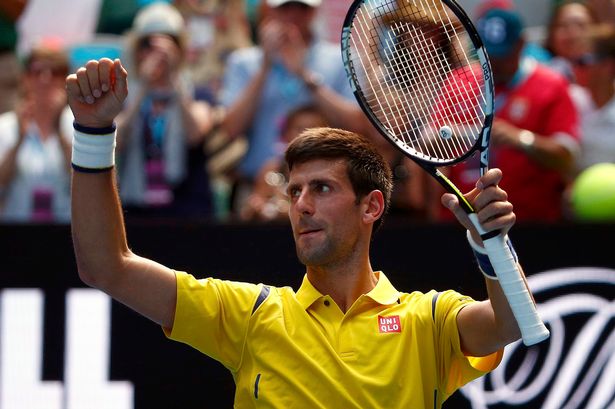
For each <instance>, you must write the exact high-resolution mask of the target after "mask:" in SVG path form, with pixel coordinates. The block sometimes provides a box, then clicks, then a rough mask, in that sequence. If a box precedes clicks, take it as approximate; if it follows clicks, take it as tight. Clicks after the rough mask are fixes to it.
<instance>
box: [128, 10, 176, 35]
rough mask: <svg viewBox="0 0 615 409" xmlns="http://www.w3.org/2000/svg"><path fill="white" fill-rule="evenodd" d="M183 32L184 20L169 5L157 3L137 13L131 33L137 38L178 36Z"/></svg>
mask: <svg viewBox="0 0 615 409" xmlns="http://www.w3.org/2000/svg"><path fill="white" fill-rule="evenodd" d="M184 30H185V25H184V19H183V17H182V15H181V14H180V13H179V11H178V10H177V9H176V8H175V7H173V6H172V5H170V4H167V3H162V2H157V3H152V4H151V5H149V6H146V7H144V8H143V9H141V10H140V11H139V13H137V16H136V17H135V21H134V24H133V31H134V32H135V33H136V35H137V36H144V35H149V34H170V35H174V36H180V35H181V34H182V32H183V31H184Z"/></svg>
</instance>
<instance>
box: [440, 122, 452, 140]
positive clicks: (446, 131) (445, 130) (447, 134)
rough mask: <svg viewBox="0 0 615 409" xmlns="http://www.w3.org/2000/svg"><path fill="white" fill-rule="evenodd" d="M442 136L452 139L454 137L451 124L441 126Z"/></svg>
mask: <svg viewBox="0 0 615 409" xmlns="http://www.w3.org/2000/svg"><path fill="white" fill-rule="evenodd" d="M440 137H441V138H442V139H451V138H452V137H453V130H452V129H451V127H450V126H448V125H444V126H442V127H441V128H440Z"/></svg>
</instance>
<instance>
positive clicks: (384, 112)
mask: <svg viewBox="0 0 615 409" xmlns="http://www.w3.org/2000/svg"><path fill="white" fill-rule="evenodd" d="M387 18H389V19H392V20H394V21H395V22H386V21H385V20H386V19H387ZM469 44H470V40H469V39H468V38H467V33H466V32H465V30H464V29H462V27H461V24H460V23H459V22H455V21H453V20H452V19H451V16H450V14H449V13H447V11H446V8H445V6H444V5H443V4H442V3H441V2H440V1H438V0H416V1H410V0H406V1H402V0H398V1H382V0H373V1H369V0H368V1H366V2H364V4H363V5H362V6H361V8H360V9H359V10H358V11H357V13H356V16H355V19H354V22H353V24H352V27H351V31H350V38H349V45H350V49H351V50H350V52H351V55H350V58H349V62H350V64H351V65H352V66H353V67H352V68H353V70H352V71H353V75H354V76H355V79H356V81H357V83H358V84H359V87H358V88H359V89H360V91H361V92H362V93H363V96H364V99H365V101H366V103H367V104H368V105H369V107H370V108H371V110H372V112H373V114H374V115H375V117H376V119H377V120H378V121H379V122H381V124H382V126H383V127H384V128H385V129H386V131H387V132H388V135H389V137H390V138H392V139H393V140H394V141H395V142H396V143H398V145H400V146H401V147H403V148H404V150H406V151H408V152H409V153H411V154H413V155H415V156H420V157H423V158H425V159H430V160H439V161H448V160H451V159H455V158H458V157H460V156H463V155H464V154H465V153H467V152H469V151H470V150H471V149H472V148H473V146H474V144H475V143H476V141H477V139H478V138H479V136H480V133H481V131H482V125H483V123H484V119H485V116H486V114H485V112H486V110H485V109H484V108H483V106H485V105H486V104H487V98H486V97H485V96H484V95H483V92H482V88H483V85H484V80H483V78H482V71H480V70H477V69H476V68H474V67H477V66H478V68H480V66H479V64H478V57H477V56H476V52H475V51H474V50H473V49H471V48H469V47H468V46H469ZM445 127H448V128H450V129H451V130H452V135H449V137H448V138H442V137H440V136H439V133H440V132H439V131H440V130H441V129H443V128H445ZM404 145H405V146H404Z"/></svg>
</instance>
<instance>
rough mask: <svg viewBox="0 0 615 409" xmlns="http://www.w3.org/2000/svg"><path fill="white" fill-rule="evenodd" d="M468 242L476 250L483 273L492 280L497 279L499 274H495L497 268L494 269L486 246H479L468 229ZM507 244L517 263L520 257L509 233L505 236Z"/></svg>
mask: <svg viewBox="0 0 615 409" xmlns="http://www.w3.org/2000/svg"><path fill="white" fill-rule="evenodd" d="M467 238H468V243H470V247H471V248H472V252H474V257H475V258H476V261H477V262H478V269H479V270H480V271H481V272H482V273H483V275H484V276H485V277H487V278H489V279H491V280H497V279H498V276H497V275H496V274H495V270H494V269H493V265H491V261H490V260H489V256H488V255H487V251H486V250H485V248H484V247H482V246H479V245H478V244H477V243H476V242H475V241H474V239H472V234H470V231H469V230H468V231H467ZM505 241H506V245H508V248H509V249H510V252H511V254H512V256H513V258H514V259H515V263H516V262H517V261H519V257H517V252H516V251H515V248H514V247H513V245H512V243H511V241H510V239H509V238H508V235H507V236H506V237H505Z"/></svg>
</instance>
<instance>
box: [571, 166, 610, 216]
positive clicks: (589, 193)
mask: <svg viewBox="0 0 615 409" xmlns="http://www.w3.org/2000/svg"><path fill="white" fill-rule="evenodd" d="M571 202H572V209H573V211H574V213H575V215H576V217H577V218H578V219H579V220H587V221H615V163H599V164H597V165H593V166H590V167H589V168H587V169H585V170H584V171H583V172H581V174H580V175H579V176H578V177H577V178H576V180H575V181H574V184H573V186H572V192H571Z"/></svg>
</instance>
